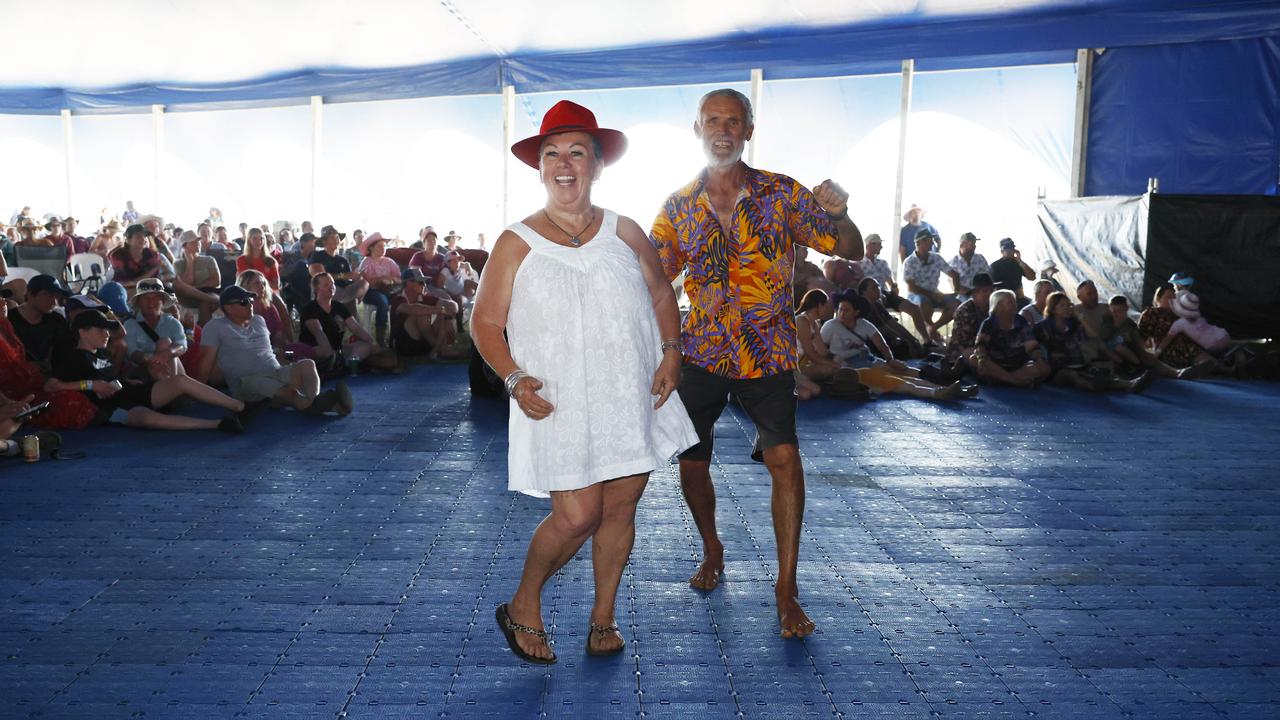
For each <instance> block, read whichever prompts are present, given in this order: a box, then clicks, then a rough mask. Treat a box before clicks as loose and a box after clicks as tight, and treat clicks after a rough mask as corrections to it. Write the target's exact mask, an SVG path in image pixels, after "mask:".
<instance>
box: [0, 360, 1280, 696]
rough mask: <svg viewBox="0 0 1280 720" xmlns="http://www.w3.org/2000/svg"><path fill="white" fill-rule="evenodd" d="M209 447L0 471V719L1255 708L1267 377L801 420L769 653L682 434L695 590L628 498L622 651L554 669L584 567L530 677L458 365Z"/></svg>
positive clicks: (578, 633) (909, 403) (738, 480)
mask: <svg viewBox="0 0 1280 720" xmlns="http://www.w3.org/2000/svg"><path fill="white" fill-rule="evenodd" d="M353 387H354V389H355V393H356V399H357V408H356V412H355V413H354V414H353V415H352V416H350V417H348V418H345V419H335V420H330V421H320V420H315V419H312V418H307V417H303V416H300V415H298V414H296V413H292V412H285V411H271V412H269V413H267V414H266V415H264V416H263V417H262V418H261V419H260V420H259V421H258V422H257V423H256V425H255V426H254V427H253V428H252V432H251V433H249V434H247V435H245V436H242V437H226V436H223V435H219V434H216V433H167V434H161V433H143V432H138V431H133V430H128V429H100V430H95V431H91V432H82V433H69V434H68V436H67V439H68V442H69V444H71V445H73V446H74V447H77V448H80V449H84V450H87V451H88V453H89V458H86V459H85V460H80V461H64V462H52V461H43V462H40V463H37V464H32V465H26V464H23V463H20V462H8V463H6V464H3V465H0V488H2V492H3V496H2V497H3V503H0V658H2V661H0V717H5V718H8V717H40V718H94V719H95V720H104V719H105V720H109V719H111V718H136V717H142V718H181V719H182V720H205V719H212V720H217V719H220V718H240V717H247V718H324V717H348V718H433V717H464V718H522V717H537V716H540V715H541V716H544V717H553V718H562V717H563V718H574V717H584V718H597V717H644V718H668V717H670V718H688V717H696V718H698V719H699V720H712V719H714V718H736V717H744V718H800V717H805V718H808V717H815V718H816V717H824V718H825V717H844V718H929V717H943V718H1090V719H1099V718H1101V719H1106V718H1162V719H1167V718H1174V719H1176V720H1195V719H1197V718H1211V717H1212V718H1224V717H1225V718H1276V717H1280V664H1278V660H1277V650H1280V641H1277V630H1280V566H1278V563H1280V560H1278V558H1277V552H1278V551H1280V531H1277V521H1278V520H1280V517H1278V516H1280V490H1278V489H1277V487H1278V485H1277V482H1278V480H1277V475H1278V474H1280V473H1278V472H1277V465H1278V464H1280V444H1278V443H1277V439H1278V438H1280V413H1278V412H1277V405H1278V402H1277V401H1280V387H1278V386H1276V385H1267V384H1258V383H1235V382H1210V383H1172V382H1161V383H1157V384H1156V386H1155V387H1154V388H1152V390H1151V391H1149V393H1148V394H1146V395H1144V396H1140V397H1119V396H1089V395H1081V394H1078V393H1073V392H1068V391H1064V390H1058V389H1045V390H1041V391H1038V392H1027V391H1018V390H1004V391H1000V390H995V391H988V392H986V393H984V395H983V398H982V399H980V400H978V401H975V402H966V403H964V404H962V405H946V406H942V405H933V404H929V403H926V402H922V401H917V400H910V399H894V400H881V401H877V402H874V403H870V404H865V405H847V404H841V403H837V402H833V401H818V402H815V403H812V404H807V405H805V406H803V407H802V409H801V438H802V440H801V443H802V452H803V454H804V458H805V466H806V469H807V472H808V486H809V487H808V511H807V516H806V525H805V529H804V534H803V545H802V557H801V569H800V580H801V583H802V586H801V587H802V592H803V597H804V600H805V602H806V604H807V607H808V610H809V613H810V614H811V615H812V616H813V617H814V619H815V620H816V621H817V622H818V625H819V631H818V633H817V634H816V635H815V636H813V637H812V638H810V639H808V640H805V641H783V640H781V639H779V638H778V636H777V625H776V620H775V617H774V613H773V608H772V597H773V593H772V588H771V584H770V583H771V579H772V573H773V572H774V550H773V536H772V528H771V525H770V519H769V482H768V477H767V474H766V473H765V471H764V469H763V468H762V467H761V466H758V465H754V464H752V463H751V462H750V461H749V458H748V457H747V454H748V450H749V446H750V431H749V428H748V425H747V422H746V421H745V418H744V416H743V415H742V414H741V413H740V412H737V411H734V412H730V413H726V415H725V416H724V418H723V419H722V421H721V425H720V426H719V428H718V432H719V435H720V437H719V440H718V445H717V459H716V466H715V468H714V473H715V477H716V482H717V486H718V488H719V496H720V506H719V516H718V517H719V522H720V527H721V529H722V533H723V536H724V539H725V544H726V549H727V552H728V555H729V557H728V560H729V562H728V570H727V573H726V582H725V584H724V585H723V586H722V587H721V588H720V589H719V590H717V591H715V592H713V593H710V594H702V593H699V592H695V591H693V590H691V589H690V588H689V587H688V585H687V584H686V582H685V581H686V578H687V577H688V576H689V574H690V573H691V572H692V571H693V569H694V567H695V555H696V552H697V550H698V545H697V541H696V535H695V533H694V531H693V528H692V523H691V520H690V517H689V514H688V512H687V510H686V509H685V507H684V504H683V502H682V500H681V498H680V492H679V487H678V481H677V479H676V475H675V473H674V471H673V470H668V471H666V472H663V473H659V474H655V476H654V477H653V479H652V481H651V483H650V485H649V490H648V493H647V494H646V495H645V498H644V500H643V502H642V505H641V508H640V513H639V521H638V522H639V533H638V535H639V537H638V539H637V542H636V547H635V553H634V555H633V557H632V563H631V565H630V566H629V568H628V570H627V573H626V576H625V578H624V581H623V586H622V589H621V591H620V598H619V605H618V607H619V617H618V620H619V622H620V624H621V625H622V627H623V631H624V634H625V636H626V638H627V640H628V652H627V653H626V654H625V655H624V656H621V657H614V658H609V659H597V658H590V659H589V658H587V657H586V656H585V654H584V653H583V651H582V645H583V642H584V630H585V626H586V623H587V612H588V609H589V607H590V593H591V583H590V577H591V566H590V558H589V553H588V551H587V550H585V549H584V551H583V552H582V553H581V554H580V555H579V557H577V558H575V559H574V560H573V561H572V562H571V563H570V564H569V565H568V566H567V567H566V568H565V570H564V571H563V572H562V573H561V574H560V575H558V576H557V577H556V578H554V579H553V580H552V582H551V583H549V585H548V587H547V589H546V595H545V606H546V610H547V621H548V623H549V624H550V625H551V626H552V627H553V629H554V632H555V637H556V639H557V643H556V649H557V651H558V653H559V655H560V663H559V664H558V665H556V666H554V667H551V668H540V667H529V666H522V665H520V664H519V663H518V662H516V660H515V659H514V657H513V656H512V655H511V653H510V652H509V651H508V650H507V649H506V647H505V644H504V643H503V641H502V637H501V635H500V634H499V633H498V632H497V630H496V628H495V626H494V623H493V608H494V606H495V605H496V604H497V603H499V602H502V601H504V600H505V599H506V598H507V597H508V596H509V595H510V593H511V591H512V590H513V588H514V585H515V580H516V578H517V577H518V575H519V571H520V567H521V562H522V559H523V555H524V551H525V544H526V542H527V540H528V538H529V535H530V533H531V531H532V528H533V527H534V525H535V524H536V523H537V522H538V521H539V519H540V518H541V517H542V515H543V514H544V512H545V509H546V503H545V501H538V500H534V499H531V498H526V497H524V496H520V495H515V494H511V493H508V492H507V491H506V489H505V487H506V479H505V463H506V456H505V435H506V424H505V416H506V415H505V412H506V411H505V405H502V404H493V403H491V402H486V403H480V404H475V405H473V404H472V403H471V401H470V397H469V395H468V393H467V391H466V387H465V372H464V369H463V368H461V367H428V366H421V367H416V368H414V369H413V371H412V372H411V373H410V374H409V375H406V376H403V377H400V378H369V377H361V378H358V379H356V380H355V381H354V382H353Z"/></svg>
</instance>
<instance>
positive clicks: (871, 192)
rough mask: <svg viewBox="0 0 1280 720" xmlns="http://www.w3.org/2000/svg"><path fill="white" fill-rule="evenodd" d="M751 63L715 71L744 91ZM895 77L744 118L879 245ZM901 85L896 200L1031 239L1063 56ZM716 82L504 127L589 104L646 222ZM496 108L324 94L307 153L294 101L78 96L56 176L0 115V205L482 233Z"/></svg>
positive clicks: (535, 190)
mask: <svg viewBox="0 0 1280 720" xmlns="http://www.w3.org/2000/svg"><path fill="white" fill-rule="evenodd" d="M748 74H749V73H748V71H747V70H744V71H743V78H744V81H742V82H739V83H733V84H728V85H729V86H732V87H735V88H736V89H738V90H740V91H742V92H744V93H748V92H749V91H750V86H749V83H748V82H746V80H745V79H746V78H747V77H748ZM901 82H902V78H901V76H899V75H896V74H895V75H877V76H864V77H848V78H824V79H812V80H768V79H767V78H766V79H765V82H764V84H763V94H762V97H761V102H760V107H759V108H758V110H759V115H758V118H757V128H756V143H757V153H758V154H757V164H758V165H759V166H760V167H763V168H767V169H770V170H775V171H778V172H784V173H786V174H789V175H792V176H793V177H795V178H797V179H798V180H800V181H801V182H803V183H805V184H806V185H813V184H815V183H817V182H819V181H821V180H822V179H824V178H827V177H832V178H834V179H835V180H837V181H838V182H840V183H841V184H843V185H844V186H845V187H846V188H847V189H848V190H849V191H850V192H851V196H852V197H851V200H850V204H851V210H852V213H853V215H854V217H855V219H857V220H859V222H860V223H861V224H862V226H863V230H864V232H868V233H869V232H877V233H879V234H880V235H882V236H883V237H884V238H885V244H886V248H885V255H886V256H888V255H889V254H890V252H891V251H892V248H893V247H894V243H895V242H896V238H897V234H898V228H897V227H893V226H890V225H889V222H888V221H889V219H890V218H891V217H892V216H893V200H894V190H895V176H896V173H897V142H898V107H899V92H900V88H901ZM914 83H915V84H914V88H913V104H912V113H911V116H910V122H911V130H910V132H909V134H908V154H907V166H906V173H905V180H904V200H905V201H906V202H907V203H911V202H915V203H919V204H921V205H925V206H927V207H929V208H930V217H929V219H930V221H931V222H934V223H935V224H936V225H938V227H939V229H940V230H941V231H942V232H943V237H944V242H945V245H944V249H945V250H946V251H947V254H948V257H950V255H951V254H953V253H954V250H955V243H956V238H958V236H959V234H960V233H961V232H965V231H970V230H971V231H973V232H976V233H977V234H978V235H979V236H980V237H982V238H983V240H984V245H983V246H982V247H981V248H980V250H979V251H980V252H983V253H984V254H986V255H987V257H988V258H989V259H994V257H995V256H996V255H997V254H998V253H997V252H996V249H995V243H996V242H997V241H998V240H999V238H1001V237H1004V236H1012V237H1015V238H1028V239H1029V238H1030V237H1032V236H1033V235H1034V233H1035V232H1036V224H1035V223H1036V195H1037V193H1036V191H1037V188H1038V187H1044V188H1047V189H1048V194H1049V195H1050V196H1051V197H1065V196H1066V195H1067V189H1068V183H1069V176H1070V168H1069V166H1070V158H1071V141H1072V132H1071V123H1072V103H1073V101H1074V91H1075V79H1074V69H1073V66H1071V65H1045V66H1031V67H1024V68H1006V69H986V70H968V71H946V72H929V73H917V74H916V76H915V80H914ZM718 86H720V85H685V86H668V87H654V88H628V89H617V90H593V91H576V92H557V93H534V94H517V95H515V108H514V110H515V113H514V114H515V123H514V128H515V131H514V137H516V138H520V137H524V136H527V135H529V134H532V133H534V132H536V130H537V125H538V122H539V121H540V119H541V116H542V114H543V113H544V112H546V110H547V109H548V108H549V107H550V106H551V105H552V104H554V103H555V102H557V101H558V100H561V99H571V100H574V101H576V102H580V103H582V104H584V105H586V106H588V107H590V108H592V110H594V111H595V112H596V114H597V116H598V117H599V119H600V121H601V122H602V123H603V124H605V125H608V126H611V127H617V128H619V129H621V130H623V131H624V132H626V133H627V134H628V136H629V138H630V142H631V145H630V151H629V152H628V154H627V155H626V156H625V157H624V158H623V159H622V160H621V161H620V162H619V163H618V164H617V165H616V166H614V167H611V168H609V169H608V170H606V171H605V173H604V175H603V177H602V179H601V182H600V185H599V186H598V188H597V193H596V200H597V202H598V203H599V204H601V205H603V206H606V207H610V208H613V209H615V210H617V211H618V212H620V213H622V214H625V215H629V216H631V217H633V218H634V219H635V220H636V221H637V222H639V223H640V224H641V226H644V227H647V226H648V224H649V223H650V222H651V221H652V219H653V217H654V215H655V213H656V212H657V210H658V207H659V205H660V204H661V202H662V201H663V199H664V198H665V197H666V195H667V194H668V193H670V192H671V191H672V190H674V189H676V188H677V187H679V186H681V185H683V184H684V183H686V182H688V181H689V180H690V179H692V178H693V177H694V175H695V174H696V173H697V172H698V170H699V168H700V167H701V153H700V150H699V149H698V144H697V141H696V139H695V138H694V137H693V134H692V122H693V119H694V115H695V112H696V106H697V101H698V99H699V98H700V97H701V95H702V94H703V93H704V92H706V91H707V90H708V89H711V88H713V87H718ZM300 102H303V101H300ZM502 112H503V103H502V97H501V96H500V95H478V96H457V97H446V98H422V99H413V100H387V101H376V102H359V103H334V104H329V103H325V104H323V105H322V106H321V108H320V116H321V125H322V127H323V132H322V133H321V140H320V144H319V146H318V148H317V152H315V153H314V154H313V148H312V129H313V114H312V109H311V108H310V107H309V106H308V105H305V104H295V105H290V106H286V107H268V108H251V109H241V110H208V111H202V110H194V109H191V108H190V107H187V108H183V109H182V111H180V112H165V113H164V114H163V115H162V116H161V118H160V122H161V125H160V126H159V127H157V125H156V124H155V121H154V119H153V116H152V115H151V113H150V108H147V109H142V108H140V109H139V114H133V115H129V114H125V115H82V114H73V115H72V118H71V122H72V128H73V133H72V143H73V147H72V159H73V167H72V172H71V176H70V178H68V177H67V174H66V171H65V168H64V165H63V160H62V158H63V152H64V148H63V147H62V143H63V138H62V134H61V126H60V119H59V118H57V117H41V116H0V144H3V147H5V148H8V151H6V152H5V154H4V155H3V157H6V158H15V157H16V158H19V159H20V162H19V163H18V166H20V167H22V168H23V172H22V173H21V174H20V175H17V176H15V175H14V174H13V173H4V174H0V213H3V214H5V215H6V217H5V218H4V219H7V215H8V214H9V213H11V212H12V211H13V210H14V209H16V208H17V207H19V206H21V205H23V204H29V205H32V206H33V207H34V208H35V209H36V211H37V213H38V214H45V213H56V214H64V213H65V212H66V210H67V201H66V198H67V188H68V179H69V180H70V187H71V190H72V193H71V194H72V199H73V200H74V202H75V204H76V205H75V207H74V208H71V211H72V212H73V214H76V215H77V216H78V217H80V218H81V219H82V220H87V221H89V224H90V225H91V224H92V223H94V222H96V220H97V219H98V216H99V212H100V210H101V209H102V208H103V207H108V208H110V214H119V213H120V212H122V211H123V208H124V202H125V200H129V199H132V200H134V201H135V203H136V204H137V206H138V208H139V210H141V211H143V212H156V213H158V214H160V215H163V216H164V217H165V218H166V219H168V220H170V221H172V222H175V223H178V224H179V225H182V226H184V227H191V226H193V225H194V224H195V223H196V222H198V221H199V220H200V219H202V218H204V217H205V215H206V214H207V213H208V210H209V208H210V207H211V206H217V207H219V208H221V209H222V211H223V214H224V217H225V219H226V221H227V223H228V225H229V227H231V230H232V234H235V229H234V225H235V224H236V223H238V222H241V221H244V222H249V223H251V224H255V225H256V224H261V223H271V222H274V221H276V220H290V221H293V222H294V223H297V222H300V221H301V220H303V219H309V220H312V221H313V222H315V223H316V224H317V226H318V225H320V224H329V223H332V224H335V225H338V226H339V227H342V228H343V229H352V228H355V227H360V228H363V229H364V230H366V232H371V231H373V230H378V231H380V232H382V233H383V234H384V235H387V236H396V235H399V236H400V237H401V238H403V239H405V240H406V241H409V242H411V241H412V240H414V239H416V236H417V231H418V229H419V228H421V227H422V226H423V225H427V224H431V225H434V226H435V228H436V229H437V231H439V232H440V233H441V235H442V236H443V233H444V231H446V230H450V229H456V230H458V231H459V232H460V233H462V234H463V236H464V243H465V244H468V245H471V244H474V242H475V236H476V234H477V233H481V232H483V233H485V234H486V236H487V237H488V238H489V239H490V240H492V239H493V238H494V237H496V235H497V233H498V231H500V229H501V226H502V217H503V210H504V209H503V207H502V198H503V195H504V193H503V186H502V183H503V175H502V168H503V163H504V158H505V155H506V153H507V150H506V148H505V147H504V144H503V131H502ZM157 135H160V136H162V139H161V141H160V142H161V146H160V147H161V152H160V167H159V169H158V172H157V169H156V167H155V156H156V153H155V147H156V142H157ZM313 162H315V163H316V183H315V189H314V195H313V190H312V183H311V175H312V163H313ZM157 178H158V179H157ZM157 185H158V187H157ZM506 194H507V195H508V197H509V204H510V205H509V212H508V215H507V216H508V217H510V218H512V219H519V218H521V217H523V216H524V215H525V214H527V213H528V212H529V211H530V210H531V209H533V208H536V207H538V206H540V205H541V202H542V196H541V190H540V188H539V185H538V182H537V178H536V174H535V173H533V171H532V170H530V169H528V168H525V167H524V166H523V165H521V164H519V163H518V162H517V163H514V164H513V165H512V168H511V174H510V178H509V181H508V186H507V187H506ZM11 206H12V207H11ZM313 207H314V208H316V212H315V217H311V216H310V213H311V208H313ZM84 232H88V228H87V227H86V228H84Z"/></svg>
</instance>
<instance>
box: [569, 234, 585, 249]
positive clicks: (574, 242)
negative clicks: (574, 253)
mask: <svg viewBox="0 0 1280 720" xmlns="http://www.w3.org/2000/svg"><path fill="white" fill-rule="evenodd" d="M569 244H570V245H572V246H574V247H582V241H581V240H579V239H578V236H577V235H574V236H573V237H571V238H569Z"/></svg>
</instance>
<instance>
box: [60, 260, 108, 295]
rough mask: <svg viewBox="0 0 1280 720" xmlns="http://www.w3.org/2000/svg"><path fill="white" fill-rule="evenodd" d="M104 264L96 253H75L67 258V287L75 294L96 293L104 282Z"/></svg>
mask: <svg viewBox="0 0 1280 720" xmlns="http://www.w3.org/2000/svg"><path fill="white" fill-rule="evenodd" d="M104 265H106V263H105V262H104V261H103V259H102V256H101V255H99V254H98V253H89V252H86V253H76V254H75V255H72V256H71V257H69V258H67V273H66V274H67V285H68V287H70V288H71V289H72V290H73V291H75V292H77V293H87V292H97V291H98V288H101V287H102V283H104V282H106V279H107V274H106V272H105V269H104V267H103V266H104Z"/></svg>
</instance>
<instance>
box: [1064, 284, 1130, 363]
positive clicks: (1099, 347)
mask: <svg viewBox="0 0 1280 720" xmlns="http://www.w3.org/2000/svg"><path fill="white" fill-rule="evenodd" d="M1076 300H1077V301H1078V302H1077V304H1076V306H1075V313H1076V319H1078V320H1079V321H1080V326H1081V327H1082V328H1084V334H1085V342H1084V361H1085V362H1087V363H1090V364H1092V363H1096V362H1102V361H1110V362H1112V363H1116V364H1120V363H1121V360H1120V357H1119V356H1118V355H1116V354H1115V351H1113V350H1112V349H1111V348H1112V346H1113V342H1112V341H1113V340H1114V339H1115V336H1116V326H1115V324H1114V323H1113V322H1112V319H1111V311H1110V310H1109V309H1107V306H1106V305H1103V304H1102V303H1100V302H1099V301H1098V286H1097V285H1094V284H1093V281H1092V280H1084V281H1081V283H1080V284H1079V285H1078V286H1076Z"/></svg>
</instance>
